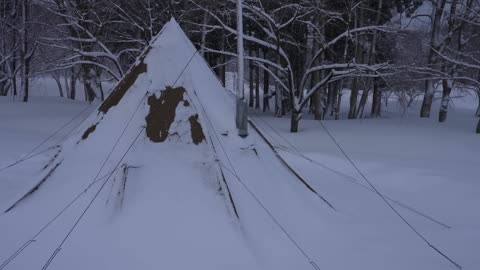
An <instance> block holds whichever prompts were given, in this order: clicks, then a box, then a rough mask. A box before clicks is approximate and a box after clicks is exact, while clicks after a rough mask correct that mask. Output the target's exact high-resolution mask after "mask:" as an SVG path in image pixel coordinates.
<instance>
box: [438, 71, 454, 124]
mask: <svg viewBox="0 0 480 270" xmlns="http://www.w3.org/2000/svg"><path fill="white" fill-rule="evenodd" d="M442 84H443V95H442V104H441V105H440V113H439V115H438V121H439V122H440V123H443V122H445V121H446V120H447V113H448V105H449V103H450V93H451V92H452V81H451V80H443V81H442Z"/></svg>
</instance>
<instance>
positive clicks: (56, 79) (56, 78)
mask: <svg viewBox="0 0 480 270" xmlns="http://www.w3.org/2000/svg"><path fill="white" fill-rule="evenodd" d="M53 79H54V80H55V82H56V83H57V87H58V93H59V95H60V97H62V98H63V97H64V96H63V87H62V82H61V81H60V77H59V76H56V75H54V76H53Z"/></svg>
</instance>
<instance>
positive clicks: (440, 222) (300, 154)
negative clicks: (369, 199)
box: [254, 113, 452, 229]
mask: <svg viewBox="0 0 480 270" xmlns="http://www.w3.org/2000/svg"><path fill="white" fill-rule="evenodd" d="M254 114H255V113H254ZM255 117H256V118H258V119H260V120H261V121H262V122H263V123H265V125H267V126H268V127H269V128H270V129H271V130H272V131H273V132H274V133H275V134H276V135H277V136H278V137H280V138H281V139H282V140H283V141H285V142H286V143H287V144H288V145H289V146H290V147H291V148H292V149H293V150H291V149H289V148H288V147H285V146H283V145H281V143H280V142H279V141H277V139H275V137H274V136H273V135H272V134H270V132H268V131H267V130H266V129H263V130H264V131H265V133H266V134H267V135H268V136H270V137H271V138H272V139H273V140H274V141H275V143H276V144H277V145H275V146H274V147H275V148H277V149H280V150H283V151H286V152H288V153H290V154H292V155H295V156H297V157H300V158H303V159H305V160H307V161H309V162H311V163H313V164H314V165H317V166H319V167H321V168H323V169H325V170H328V171H330V172H332V173H334V174H336V175H338V176H340V177H341V179H345V180H347V181H349V182H351V183H353V184H355V185H358V186H360V187H362V188H364V189H366V190H368V191H370V192H373V193H375V191H374V190H373V189H372V188H371V187H369V186H366V185H364V184H362V183H360V182H359V181H358V180H357V179H355V178H353V177H351V176H349V175H347V174H345V173H342V172H340V171H338V170H335V169H332V168H330V167H328V166H326V165H324V164H322V163H320V162H318V161H316V160H313V159H311V158H308V157H307V156H305V155H304V154H303V153H301V152H300V151H299V150H298V149H297V148H296V147H295V146H294V145H293V144H292V143H291V142H289V141H288V140H287V139H286V138H285V137H284V136H282V135H281V134H280V133H279V132H278V131H277V130H276V129H275V128H273V127H272V126H271V125H270V124H269V123H268V122H267V121H265V120H264V119H263V118H262V117H261V116H260V115H258V114H255ZM375 194H376V193H375ZM383 196H384V197H385V198H386V199H388V200H389V201H391V202H392V203H394V204H396V205H398V206H400V207H402V208H404V209H405V210H407V211H410V212H412V213H414V214H417V215H419V216H421V217H423V218H425V219H428V220H430V221H432V222H434V223H436V224H438V225H440V226H442V227H443V228H445V229H451V228H452V227H451V226H449V225H447V224H445V223H444V222H442V221H439V220H438V219H435V218H433V217H431V216H430V215H428V214H425V213H423V212H421V211H419V210H417V209H415V208H413V207H411V206H409V205H406V204H404V203H402V202H400V201H398V200H395V199H393V198H390V197H388V196H385V195H383Z"/></svg>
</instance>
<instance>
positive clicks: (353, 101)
mask: <svg viewBox="0 0 480 270" xmlns="http://www.w3.org/2000/svg"><path fill="white" fill-rule="evenodd" d="M357 101H358V80H357V79H353V84H352V93H351V94H350V110H349V111H348V119H355V118H356V117H357Z"/></svg>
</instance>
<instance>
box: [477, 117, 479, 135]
mask: <svg viewBox="0 0 480 270" xmlns="http://www.w3.org/2000/svg"><path fill="white" fill-rule="evenodd" d="M477 134H480V119H478V124H477Z"/></svg>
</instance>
